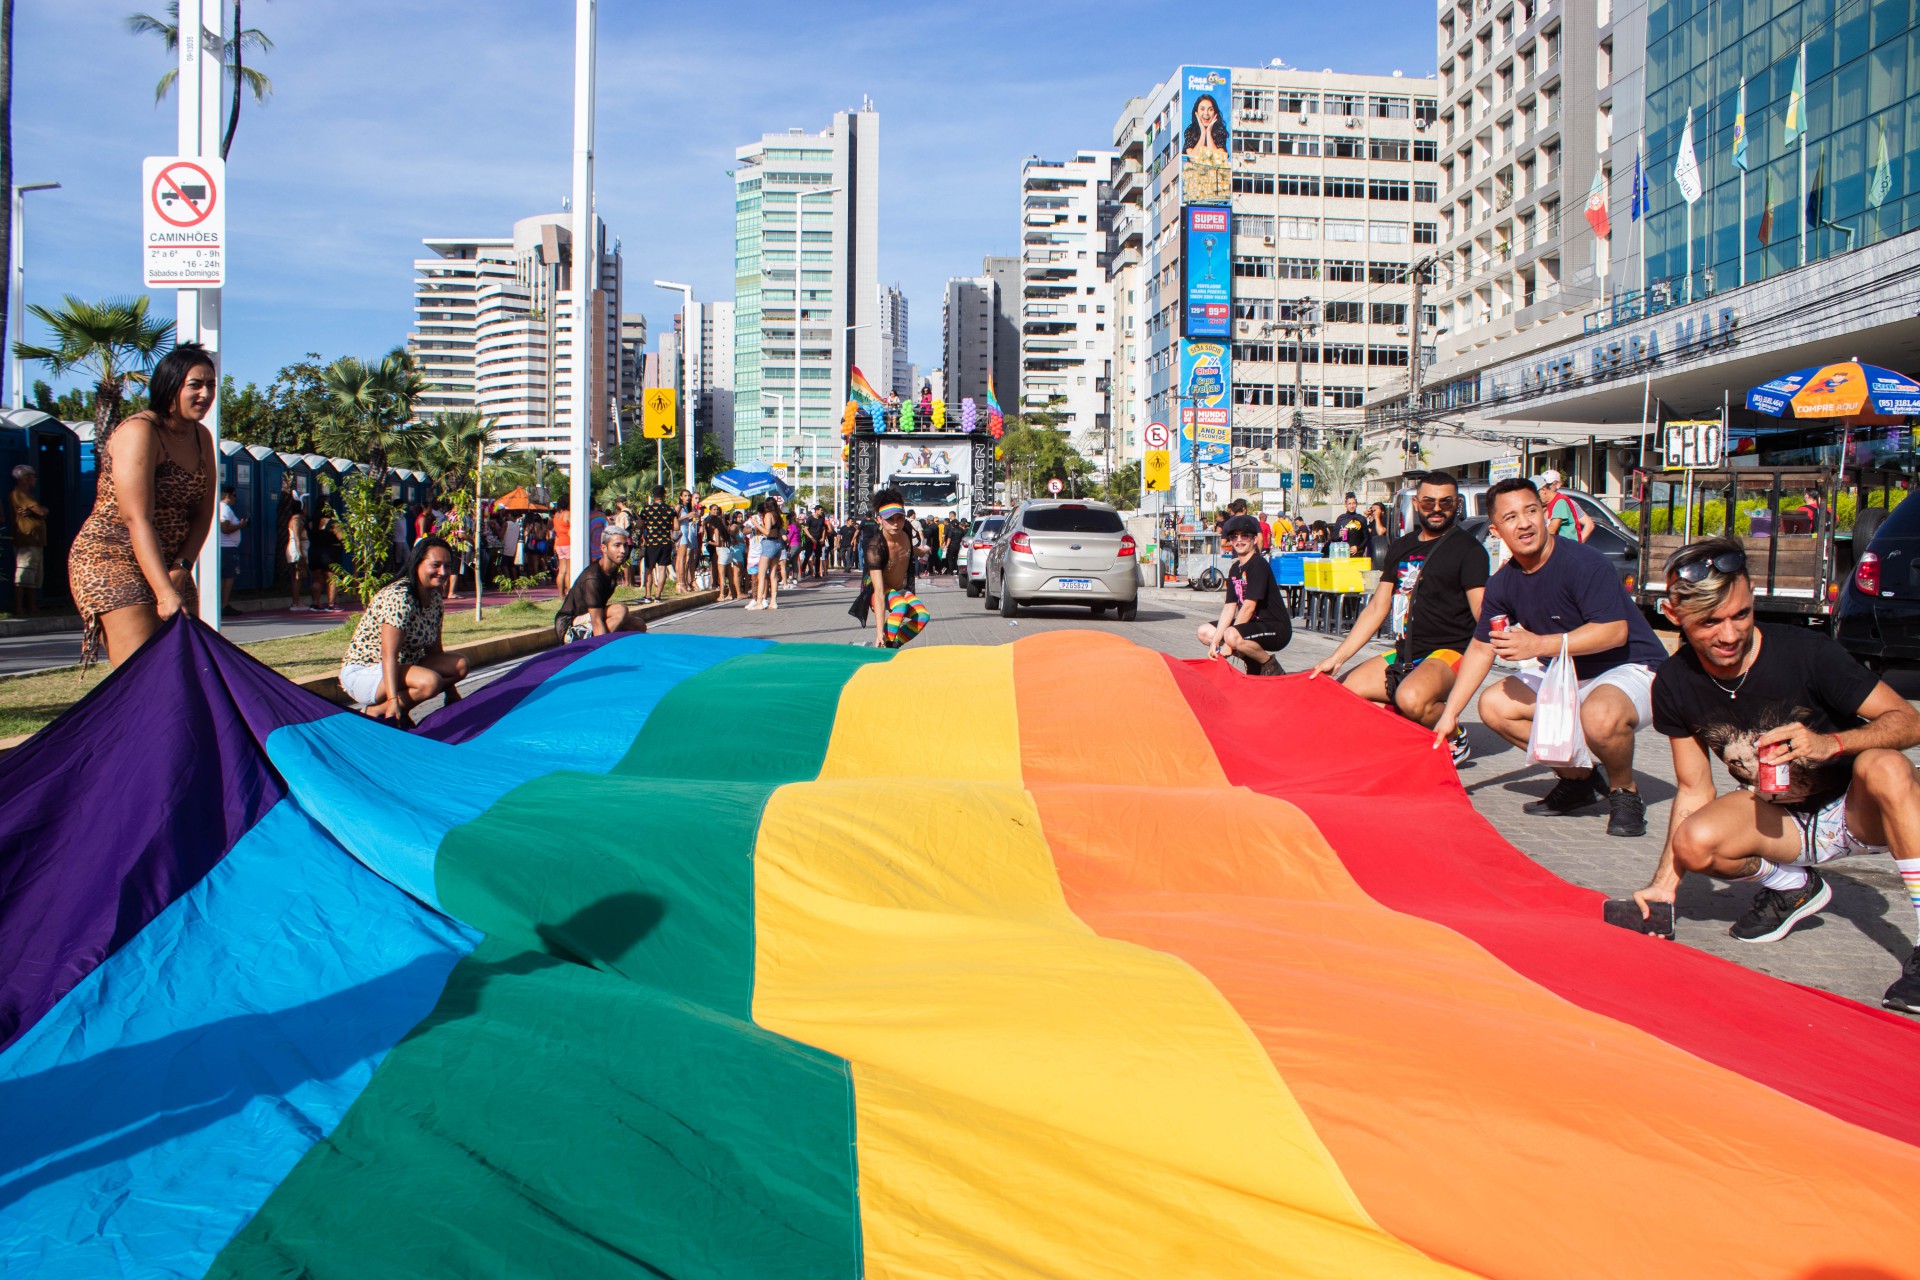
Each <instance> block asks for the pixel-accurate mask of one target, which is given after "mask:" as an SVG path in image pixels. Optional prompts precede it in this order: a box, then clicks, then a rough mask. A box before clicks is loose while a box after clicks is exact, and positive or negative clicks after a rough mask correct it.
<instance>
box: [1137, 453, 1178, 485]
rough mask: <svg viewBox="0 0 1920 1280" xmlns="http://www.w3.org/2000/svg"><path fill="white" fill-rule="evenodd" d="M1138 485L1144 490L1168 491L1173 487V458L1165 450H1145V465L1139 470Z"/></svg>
mask: <svg viewBox="0 0 1920 1280" xmlns="http://www.w3.org/2000/svg"><path fill="white" fill-rule="evenodd" d="M1140 483H1141V487H1143V488H1145V489H1150V490H1151V489H1169V488H1171V487H1172V486H1173V457H1172V455H1171V454H1169V453H1168V452H1167V451H1166V450H1165V449H1149V450H1147V460H1146V463H1145V464H1144V465H1143V466H1142V467H1141V468H1140Z"/></svg>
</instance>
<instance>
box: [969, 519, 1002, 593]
mask: <svg viewBox="0 0 1920 1280" xmlns="http://www.w3.org/2000/svg"><path fill="white" fill-rule="evenodd" d="M1006 522H1007V518H1006V517H1005V516H982V517H981V518H980V519H978V520H976V521H974V524H973V528H971V529H969V530H967V540H966V541H965V542H963V543H961V544H960V546H961V549H962V550H964V551H965V552H966V554H965V555H963V556H961V557H960V585H961V586H962V587H964V588H966V592H967V595H969V596H978V595H979V594H980V593H981V592H982V591H983V590H985V589H986V586H985V584H986V580H987V552H988V551H989V550H990V549H991V548H992V547H993V539H994V537H995V535H997V534H998V533H999V532H1000V526H1001V525H1003V524H1005V523H1006Z"/></svg>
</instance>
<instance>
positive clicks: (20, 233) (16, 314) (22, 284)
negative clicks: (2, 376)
mask: <svg viewBox="0 0 1920 1280" xmlns="http://www.w3.org/2000/svg"><path fill="white" fill-rule="evenodd" d="M59 186H60V184H59V183H57V182H17V183H15V184H14V187H13V245H12V252H13V305H12V306H11V307H10V308H8V315H10V316H11V317H12V319H13V342H12V343H8V344H7V350H8V351H12V350H13V345H14V343H20V342H25V341H26V340H27V193H28V192H29V191H53V190H56V189H57V188H58V187H59ZM24 368H25V362H24V361H23V360H21V359H20V357H19V356H14V357H13V369H12V374H13V407H14V408H16V409H21V408H25V407H26V403H27V393H26V384H25V382H24V381H23V379H24V378H25V377H26V374H25V373H24V372H23V369H24Z"/></svg>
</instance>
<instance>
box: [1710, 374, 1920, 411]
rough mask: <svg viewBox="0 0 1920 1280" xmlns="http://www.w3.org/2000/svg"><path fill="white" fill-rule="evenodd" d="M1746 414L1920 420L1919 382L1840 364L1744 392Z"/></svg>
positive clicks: (1776, 380) (1783, 378)
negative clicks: (1912, 417)
mask: <svg viewBox="0 0 1920 1280" xmlns="http://www.w3.org/2000/svg"><path fill="white" fill-rule="evenodd" d="M1747 408H1749V409H1752V410H1753V411H1754V412H1755V413H1764V414H1768V415H1770V416H1772V417H1775V418H1789V417H1791V418H1854V417H1859V416H1861V415H1863V414H1871V415H1879V416H1882V417H1889V418H1900V417H1905V416H1906V415H1908V414H1920V382H1915V381H1914V380H1913V379H1912V378H1909V377H1908V376H1907V375H1906V374H1904V373H1895V372H1894V371H1893V370H1891V369H1882V368H1881V367H1880V366H1879V365H1876V364H1861V363H1860V362H1859V361H1858V360H1842V361H1841V362H1840V363H1838V364H1827V365H1821V366H1819V367H1818V368H1814V369H1801V370H1798V371H1797V372H1794V373H1789V374H1787V375H1786V376H1785V377H1781V378H1775V379H1774V380H1773V381H1772V382H1768V383H1764V384H1762V385H1760V386H1757V387H1755V388H1754V389H1753V390H1751V391H1749V392H1747Z"/></svg>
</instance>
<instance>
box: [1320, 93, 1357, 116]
mask: <svg viewBox="0 0 1920 1280" xmlns="http://www.w3.org/2000/svg"><path fill="white" fill-rule="evenodd" d="M1326 103H1327V114H1328V115H1330V116H1358V115H1364V114H1365V113H1366V97H1365V95H1363V94H1358V93H1329V94H1327V95H1326Z"/></svg>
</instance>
